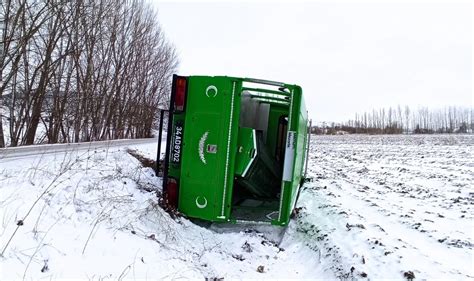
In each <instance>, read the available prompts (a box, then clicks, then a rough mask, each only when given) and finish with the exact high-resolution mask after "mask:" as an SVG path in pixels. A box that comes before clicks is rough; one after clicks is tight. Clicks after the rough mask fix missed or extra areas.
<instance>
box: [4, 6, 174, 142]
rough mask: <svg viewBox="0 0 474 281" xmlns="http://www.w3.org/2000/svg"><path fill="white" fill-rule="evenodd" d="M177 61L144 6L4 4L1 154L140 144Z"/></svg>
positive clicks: (148, 8) (157, 24) (165, 92)
mask: <svg viewBox="0 0 474 281" xmlns="http://www.w3.org/2000/svg"><path fill="white" fill-rule="evenodd" d="M177 64H178V60H177V55H176V51H175V48H174V47H173V46H172V45H171V44H170V43H169V42H168V41H167V40H166V38H165V36H164V33H163V31H162V29H161V28H160V25H159V23H158V21H157V14H156V12H155V11H154V10H153V9H152V8H151V7H150V6H149V5H148V4H147V3H145V2H144V1H143V0H77V1H64V0H2V1H1V2H0V113H1V115H2V118H0V147H5V145H6V141H5V139H6V138H7V140H9V142H10V145H11V146H17V145H29V144H33V143H35V142H38V141H41V142H48V143H57V142H80V141H92V140H106V139H116V138H136V137H148V136H150V135H151V129H152V128H153V123H154V121H155V118H156V112H157V108H158V107H159V106H160V105H162V104H163V103H165V102H166V95H167V93H168V92H169V88H170V76H171V74H172V73H173V72H174V71H175V70H176V68H177ZM4 127H6V128H4ZM4 129H7V130H5V131H6V132H7V135H6V136H5V135H4ZM38 139H39V140H38Z"/></svg>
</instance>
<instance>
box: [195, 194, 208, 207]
mask: <svg viewBox="0 0 474 281" xmlns="http://www.w3.org/2000/svg"><path fill="white" fill-rule="evenodd" d="M199 198H202V199H204V203H203V204H200V203H199V201H200V200H199ZM196 206H197V207H198V208H199V209H204V208H206V207H207V199H206V197H204V196H198V197H196Z"/></svg>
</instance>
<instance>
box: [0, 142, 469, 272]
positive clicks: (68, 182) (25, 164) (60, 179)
mask: <svg viewBox="0 0 474 281" xmlns="http://www.w3.org/2000/svg"><path fill="white" fill-rule="evenodd" d="M473 146H474V138H473V137H472V136H334V137H331V136H318V137H315V138H314V139H313V143H312V150H311V153H310V161H309V169H308V170H309V171H308V172H309V176H310V177H311V178H312V181H310V182H307V183H306V184H305V185H304V189H303V191H302V193H301V196H300V201H299V202H298V208H299V209H298V210H299V212H298V215H297V216H296V218H295V219H294V220H292V221H291V222H290V225H289V227H288V228H287V229H286V232H285V235H284V236H283V240H282V241H281V243H280V244H278V243H276V242H278V239H279V238H280V237H279V234H280V233H281V230H282V229H281V228H277V227H262V226H251V225H237V226H213V227H211V228H205V227H202V226H199V225H196V224H194V223H192V222H190V221H188V220H187V219H185V218H177V219H173V218H171V217H170V216H169V215H168V213H166V212H164V211H163V210H162V209H161V208H160V207H159V206H158V198H157V196H156V192H158V193H159V191H160V189H161V179H160V178H158V177H155V176H154V174H153V172H152V170H151V169H149V168H143V167H142V166H141V165H140V163H139V162H138V160H136V159H135V158H133V157H132V156H130V155H129V154H128V153H127V152H126V147H129V148H132V149H135V150H137V151H138V152H139V153H141V154H143V155H145V156H147V157H149V158H152V159H154V158H155V155H156V140H150V141H149V142H146V141H145V142H143V143H133V144H123V143H122V144H120V146H116V145H110V144H105V145H104V144H103V145H91V146H81V147H78V146H73V147H71V148H70V149H67V150H64V149H56V152H51V151H50V150H48V152H42V153H40V154H38V155H32V154H31V153H30V152H28V153H23V154H21V153H20V154H18V153H19V152H12V151H11V150H0V255H2V256H0V280H18V279H20V280H21V279H25V280H40V279H47V280H51V279H52V280H56V279H72V278H74V279H86V280H105V279H108V280H115V279H121V280H122V279H151V280H153V279H181V278H198V279H202V278H226V279H227V278H255V279H264V278H268V279H274V278H307V279H338V278H339V279H364V278H370V279H373V278H396V279H408V278H410V277H411V275H414V276H415V278H416V279H424V278H452V279H473V278H474V273H473V269H472V268H473V250H472V247H473V230H474V224H473V213H472V205H473V203H474V190H473V186H472V181H473V179H474V160H473V159H474V152H473ZM29 149H30V150H31V149H32V148H29ZM33 149H34V148H33ZM38 149H40V148H38ZM19 155H20V156H19Z"/></svg>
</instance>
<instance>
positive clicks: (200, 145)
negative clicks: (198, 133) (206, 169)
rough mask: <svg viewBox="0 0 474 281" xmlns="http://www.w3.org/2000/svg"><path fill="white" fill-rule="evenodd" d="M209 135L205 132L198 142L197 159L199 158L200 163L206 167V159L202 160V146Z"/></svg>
mask: <svg viewBox="0 0 474 281" xmlns="http://www.w3.org/2000/svg"><path fill="white" fill-rule="evenodd" d="M208 135H209V131H207V132H205V133H204V135H202V137H201V139H200V140H199V158H201V162H202V163H204V165H206V164H207V163H206V158H204V145H205V144H206V140H207V136H208Z"/></svg>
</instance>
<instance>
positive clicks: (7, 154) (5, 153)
mask: <svg viewBox="0 0 474 281" xmlns="http://www.w3.org/2000/svg"><path fill="white" fill-rule="evenodd" d="M157 142H158V139H157V138H149V139H122V140H109V141H96V142H81V143H65V144H47V145H29V146H20V147H8V148H0V161H2V162H3V161H8V160H13V159H15V160H16V159H19V158H28V157H32V156H38V155H48V154H56V153H62V152H73V151H74V152H77V151H87V150H91V149H107V148H111V147H120V146H128V145H137V144H150V143H157Z"/></svg>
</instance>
